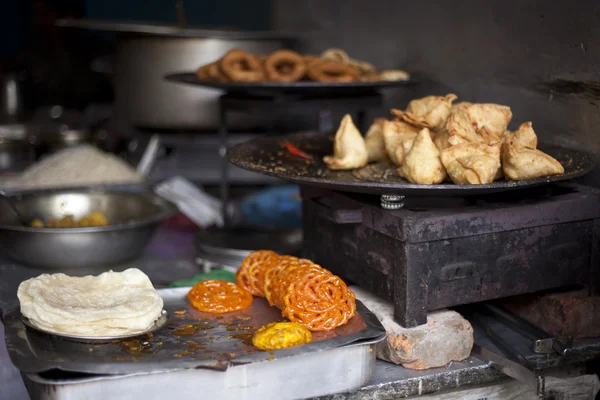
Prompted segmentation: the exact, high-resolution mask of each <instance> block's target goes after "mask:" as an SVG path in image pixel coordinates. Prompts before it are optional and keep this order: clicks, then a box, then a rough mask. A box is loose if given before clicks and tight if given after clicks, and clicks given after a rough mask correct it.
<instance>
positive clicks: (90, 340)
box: [21, 310, 169, 343]
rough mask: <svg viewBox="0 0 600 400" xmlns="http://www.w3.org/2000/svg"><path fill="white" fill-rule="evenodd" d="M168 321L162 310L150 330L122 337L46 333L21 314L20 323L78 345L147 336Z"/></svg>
mask: <svg viewBox="0 0 600 400" xmlns="http://www.w3.org/2000/svg"><path fill="white" fill-rule="evenodd" d="M168 321H169V316H168V315H167V312H166V311H165V310H162V313H161V314H160V317H158V318H157V319H156V321H154V323H153V324H152V326H151V327H150V329H148V330H146V331H145V332H141V333H137V334H135V335H122V336H75V335H65V334H58V333H55V332H52V331H48V330H45V329H42V328H40V327H37V326H35V324H34V323H33V322H31V320H30V319H29V318H27V317H25V316H23V315H22V314H21V322H23V324H24V325H25V326H27V327H28V328H30V329H33V330H36V331H38V332H41V333H45V334H46V335H52V336H56V337H57V338H61V339H64V340H70V341H72V342H79V343H108V342H111V341H113V340H124V339H131V338H134V337H137V336H140V335H147V334H149V333H154V332H156V331H157V330H159V329H161V328H163V327H164V326H165V325H166V324H167V322H168Z"/></svg>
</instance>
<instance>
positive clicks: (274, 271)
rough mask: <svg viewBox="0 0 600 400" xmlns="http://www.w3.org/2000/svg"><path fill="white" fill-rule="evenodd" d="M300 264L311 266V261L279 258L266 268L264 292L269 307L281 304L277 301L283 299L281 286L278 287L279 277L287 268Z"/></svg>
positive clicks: (286, 257) (288, 257) (290, 257)
mask: <svg viewBox="0 0 600 400" xmlns="http://www.w3.org/2000/svg"><path fill="white" fill-rule="evenodd" d="M301 264H303V265H308V264H312V261H310V260H306V259H304V258H297V257H293V256H280V257H279V258H278V259H277V260H274V262H273V264H270V265H269V266H268V267H267V271H266V274H265V287H264V292H265V297H266V298H267V301H268V302H269V305H271V306H274V305H276V304H278V303H282V302H278V301H277V300H278V299H283V294H282V293H280V288H281V285H279V275H280V274H282V273H283V271H284V270H286V269H287V268H290V267H294V266H298V265H301Z"/></svg>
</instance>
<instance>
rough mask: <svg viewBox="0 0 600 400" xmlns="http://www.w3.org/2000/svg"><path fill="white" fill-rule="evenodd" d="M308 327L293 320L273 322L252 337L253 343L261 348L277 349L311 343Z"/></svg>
mask: <svg viewBox="0 0 600 400" xmlns="http://www.w3.org/2000/svg"><path fill="white" fill-rule="evenodd" d="M311 341H312V334H311V333H310V331H309V330H308V329H306V328H305V327H303V326H302V325H300V324H296V323H293V322H271V323H270V324H268V325H265V326H263V327H261V328H260V329H259V330H257V331H256V333H255V334H254V336H253V337H252V344H253V345H254V347H256V348H258V349H260V350H277V349H284V348H287V347H294V346H300V345H302V344H306V343H310V342H311Z"/></svg>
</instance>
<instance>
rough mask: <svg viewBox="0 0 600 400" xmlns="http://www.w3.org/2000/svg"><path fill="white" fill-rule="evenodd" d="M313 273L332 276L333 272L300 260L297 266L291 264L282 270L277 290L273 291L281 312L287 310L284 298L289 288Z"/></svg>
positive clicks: (274, 299) (276, 285)
mask: <svg viewBox="0 0 600 400" xmlns="http://www.w3.org/2000/svg"><path fill="white" fill-rule="evenodd" d="M313 271H316V272H321V273H323V274H328V275H331V272H329V271H327V270H326V269H324V268H321V266H319V265H317V264H314V263H312V262H311V261H310V260H302V259H301V260H299V262H298V263H297V264H295V263H294V264H290V265H289V266H288V267H287V268H285V269H284V270H282V271H281V273H280V274H279V275H278V277H277V280H276V284H275V288H274V289H275V290H274V291H273V303H274V305H275V306H276V307H277V308H279V309H280V310H283V309H284V308H285V301H284V296H285V295H286V293H287V290H288V288H289V286H290V285H291V284H292V283H293V282H296V281H297V280H298V279H299V278H300V277H301V276H303V275H306V274H308V273H309V272H313Z"/></svg>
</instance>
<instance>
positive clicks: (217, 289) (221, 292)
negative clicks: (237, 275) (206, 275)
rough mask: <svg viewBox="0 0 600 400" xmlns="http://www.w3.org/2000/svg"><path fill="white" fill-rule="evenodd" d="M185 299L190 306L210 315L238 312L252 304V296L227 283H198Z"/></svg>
mask: <svg viewBox="0 0 600 400" xmlns="http://www.w3.org/2000/svg"><path fill="white" fill-rule="evenodd" d="M187 297H188V299H189V300H190V303H191V304H192V306H194V307H195V308H197V309H198V310H200V311H202V312H207V313H211V314H221V313H227V312H233V311H239V310H243V309H245V308H248V307H250V305H251V304H252V295H251V294H250V293H249V292H247V291H245V290H244V289H242V288H241V287H239V286H238V285H236V284H235V283H233V282H229V281H218V280H206V281H201V282H198V283H197V284H195V285H194V287H192V288H191V289H190V291H189V292H188V294H187Z"/></svg>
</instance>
